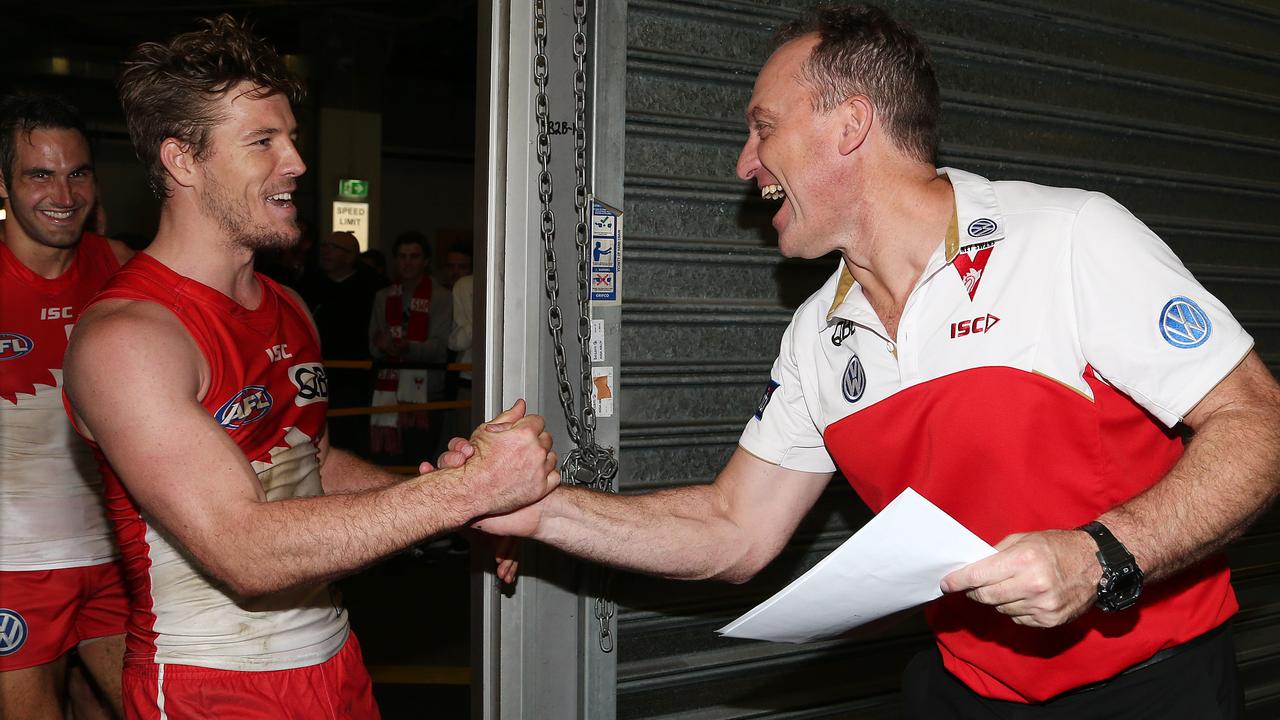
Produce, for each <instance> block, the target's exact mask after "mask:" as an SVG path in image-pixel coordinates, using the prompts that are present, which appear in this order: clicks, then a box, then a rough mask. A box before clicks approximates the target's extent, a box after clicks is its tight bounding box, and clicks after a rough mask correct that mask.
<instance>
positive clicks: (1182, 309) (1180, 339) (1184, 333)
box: [1160, 295, 1213, 350]
mask: <svg viewBox="0 0 1280 720" xmlns="http://www.w3.org/2000/svg"><path fill="white" fill-rule="evenodd" d="M1212 331H1213V326H1212V325H1211V324H1210V322H1209V316H1208V315H1207V314H1205V311H1204V310H1201V309H1200V306H1199V305H1197V304H1196V303H1195V301H1194V300H1192V299H1191V298H1188V297H1183V296H1181V295H1179V296H1178V297H1175V298H1174V299H1172V300H1170V301H1169V302H1167V303H1165V306H1164V310H1161V311H1160V334H1161V335H1163V336H1164V339H1165V341H1166V342H1168V343H1169V344H1170V345H1172V346H1174V347H1176V348H1181V349H1184V350H1185V349H1187V348H1193V347H1200V346H1201V345H1203V344H1204V343H1205V341H1206V340H1208V339H1209V333H1211V332H1212Z"/></svg>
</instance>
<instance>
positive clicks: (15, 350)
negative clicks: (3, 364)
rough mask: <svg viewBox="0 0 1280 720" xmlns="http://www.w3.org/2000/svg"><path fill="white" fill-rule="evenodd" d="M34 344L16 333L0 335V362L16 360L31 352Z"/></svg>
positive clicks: (24, 336)
mask: <svg viewBox="0 0 1280 720" xmlns="http://www.w3.org/2000/svg"><path fill="white" fill-rule="evenodd" d="M35 346H36V344H35V343H33V342H31V338H29V337H27V336H26V335H19V334H18V333H0V360H16V359H18V358H20V357H22V356H23V355H26V354H27V353H29V352H31V348H33V347H35Z"/></svg>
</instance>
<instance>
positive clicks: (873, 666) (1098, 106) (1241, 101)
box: [601, 0, 1280, 718]
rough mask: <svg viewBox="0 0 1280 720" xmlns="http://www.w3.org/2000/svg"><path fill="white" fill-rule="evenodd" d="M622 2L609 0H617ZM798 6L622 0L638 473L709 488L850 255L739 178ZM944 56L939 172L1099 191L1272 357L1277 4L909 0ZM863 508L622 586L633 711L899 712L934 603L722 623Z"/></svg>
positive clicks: (847, 496) (1267, 556) (1279, 713)
mask: <svg viewBox="0 0 1280 720" xmlns="http://www.w3.org/2000/svg"><path fill="white" fill-rule="evenodd" d="M601 1H602V2H607V1H609V0H601ZM807 4H808V3H805V2H798V1H795V0H761V1H759V2H745V1H743V2H740V1H737V0H685V1H683V2H677V1H676V0H629V2H628V12H627V38H628V42H627V69H626V84H627V104H626V110H627V117H626V176H625V198H626V206H625V207H626V211H627V235H628V236H627V243H628V245H627V257H626V272H627V276H626V288H627V290H626V292H627V299H626V305H625V308H624V311H623V368H622V386H623V390H622V396H621V408H622V417H623V423H622V429H621V445H622V447H621V459H622V477H621V485H622V490H623V491H624V492H635V491H643V490H649V489H654V488H659V487H664V486H667V485H672V484H683V483H691V482H706V481H709V480H710V479H711V478H712V477H713V475H714V474H715V472H716V471H717V470H718V469H719V468H720V467H721V466H722V465H723V463H724V461H725V460H726V459H727V458H728V456H729V454H730V452H731V450H732V448H733V446H734V444H735V442H736V439H737V436H738V434H739V432H740V431H741V428H742V426H743V424H744V422H745V420H746V418H747V417H748V416H749V415H750V414H751V412H752V411H753V410H754V407H755V403H756V401H757V399H758V397H759V395H760V392H761V390H762V389H763V387H764V383H765V381H766V379H767V376H768V372H769V367H770V364H771V363H772V361H773V358H774V355H775V354H776V352H777V342H778V340H779V338H780V336H781V333H782V330H783V328H784V327H785V325H786V323H787V321H788V319H789V317H790V313H791V310H792V309H793V308H794V307H795V306H796V305H798V304H799V302H800V301H801V300H803V298H804V297H805V296H807V295H808V293H809V292H810V291H811V290H813V289H814V288H816V287H817V285H818V284H819V283H820V281H821V279H822V278H824V277H826V275H827V273H828V272H830V270H831V268H832V267H833V263H834V261H833V260H831V259H827V260H822V261H818V262H797V261H791V260H785V259H782V258H780V257H779V256H778V254H777V250H776V246H775V244H774V243H775V238H774V235H773V231H772V229H771V228H770V227H769V223H768V215H769V214H770V213H771V210H772V209H771V208H766V206H765V205H764V204H763V203H762V202H761V201H760V200H759V197H758V193H757V192H756V191H755V190H753V189H752V188H749V187H747V186H746V184H744V183H741V182H739V181H737V180H736V179H735V178H734V175H733V168H734V162H735V159H736V157H737V153H738V150H739V148H740V145H741V142H742V140H743V138H744V136H745V127H744V125H743V122H742V119H741V118H742V113H743V111H744V109H745V104H746V101H747V99H748V98H749V96H750V93H751V86H752V83H753V81H754V77H755V73H756V70H757V69H758V67H759V65H760V64H761V63H762V62H763V60H764V59H765V45H766V42H767V39H768V36H769V34H770V31H771V28H772V27H774V26H776V25H777V24H778V23H779V22H780V21H783V20H785V19H787V18H789V17H791V16H793V14H794V13H795V9H796V8H799V7H802V6H804V5H807ZM889 8H890V9H891V10H892V11H893V12H894V13H895V14H896V15H897V16H899V17H901V18H904V19H906V20H907V21H908V22H910V23H912V24H913V25H914V26H915V27H916V28H917V29H918V30H919V31H920V32H921V33H922V34H923V35H924V36H925V38H926V39H927V40H928V42H929V43H930V45H931V46H932V48H933V52H934V57H935V60H936V62H937V64H938V68H939V79H940V82H941V85H942V88H943V104H944V121H943V144H942V149H941V158H940V162H941V163H942V164H946V165H955V166H957V167H961V168H965V169H969V170H972V171H975V172H978V173H980V174H983V175H986V176H988V177H990V178H993V179H1024V180H1032V181H1036V182H1041V183H1046V184H1052V185H1065V186H1076V187H1086V188H1091V189H1096V190H1101V191H1104V192H1107V193H1109V194H1111V195H1112V196H1114V197H1115V198H1117V199H1118V200H1119V201H1120V202H1122V203H1124V204H1125V205H1127V206H1128V207H1129V208H1130V209H1132V210H1133V211H1134V212H1135V213H1136V214H1137V215H1138V216H1139V217H1141V218H1143V219H1144V220H1145V221H1146V222H1147V223H1148V224H1150V225H1151V226H1152V227H1153V228H1154V229H1155V230H1156V231H1157V232H1159V233H1160V234H1161V235H1162V236H1163V237H1164V238H1165V239H1166V240H1167V241H1168V242H1169V243H1170V244H1171V245H1172V246H1173V247H1174V249H1175V250H1176V251H1177V252H1178V253H1179V254H1180V255H1181V256H1182V258H1183V259H1184V260H1185V261H1186V263H1187V264H1188V265H1189V266H1190V267H1191V268H1192V270H1193V271H1194V272H1195V273H1196V274H1197V275H1198V276H1199V277H1200V278H1201V279H1202V280H1203V281H1204V282H1205V283H1206V284H1207V285H1208V286H1209V287H1210V288H1211V289H1212V290H1213V291H1214V292H1216V293H1217V294H1218V295H1219V297H1221V298H1222V299H1223V300H1224V301H1225V302H1226V303H1227V304H1228V305H1229V306H1230V307H1231V308H1232V309H1233V310H1234V311H1235V312H1236V314H1237V315H1238V316H1239V317H1240V318H1241V319H1242V320H1243V321H1244V323H1245V325H1246V326H1247V327H1248V329H1249V331H1250V332H1252V333H1253V334H1254V336H1255V337H1256V338H1257V341H1258V347H1259V350H1260V351H1261V352H1262V353H1263V356H1264V357H1265V358H1266V359H1267V360H1268V362H1269V363H1270V364H1271V365H1272V367H1273V368H1275V367H1276V365H1277V363H1278V362H1280V306H1277V303H1276V302H1275V301H1274V299H1273V298H1274V297H1275V296H1276V290H1277V289H1278V288H1280V219H1278V216H1280V213H1278V212H1277V211H1278V210H1280V203H1277V200H1280V140H1277V128H1280V7H1278V6H1277V4H1276V3H1274V2H1270V3H1265V2H1261V1H1258V2H1253V1H1251V0H1199V1H1187V2H1180V3H1173V2H1156V1H1142V0H1124V1H1123V2H1121V1H1115V0H1112V1H1106V0H1077V1H1076V2H1073V3H1070V4H1069V5H1068V4H1064V3H1058V2H1054V1H1052V0H1043V1H1036V0H1005V1H1004V2H986V1H983V0H946V1H945V2H943V1H939V2H896V3H890V4H889ZM867 517H868V512H867V511H866V509H865V508H863V507H862V505H861V503H860V502H859V501H858V500H857V498H856V497H855V496H854V495H853V493H852V492H851V491H850V490H849V489H848V488H847V486H843V485H842V484H833V486H832V487H831V488H830V490H829V491H828V493H827V495H826V496H825V497H824V498H823V500H822V502H821V503H820V505H819V507H818V508H817V509H815V511H814V512H813V513H812V514H811V516H810V518H809V519H808V521H807V522H806V523H805V524H804V525H803V526H802V527H801V529H800V531H799V532H798V534H797V536H796V538H795V541H794V542H793V544H792V547H791V548H790V549H789V550H788V551H787V552H786V553H785V554H784V555H783V556H782V557H781V558H779V559H778V560H777V561H776V562H775V563H773V565H772V566H770V568H769V569H767V570H766V571H765V573H763V575H762V576H761V577H759V578H757V579H756V580H755V581H753V582H752V583H749V584H748V585H746V586H743V587H731V586H726V585H720V584H714V583H692V584H690V583H668V582H662V581H655V580H649V579H642V578H638V577H634V576H622V577H621V578H619V580H618V582H617V586H616V587H617V589H618V591H619V593H620V598H619V599H620V603H621V606H622V612H621V620H620V641H619V643H618V645H619V653H620V655H619V665H618V715H619V717H622V718H655V717H680V718H729V717H753V718H754V717H776V718H780V717H786V718H818V717H859V718H861V717H868V718H871V717H896V716H897V712H898V711H897V699H896V693H897V687H898V679H899V674H900V672H901V668H902V666H903V663H904V662H905V659H906V658H908V657H909V656H910V655H911V654H912V653H913V652H914V651H915V650H916V649H918V648H920V647H922V646H924V645H925V643H927V642H928V640H927V635H926V634H925V630H924V627H923V623H922V622H921V621H920V620H919V618H918V616H917V617H912V618H908V619H907V620H906V621H905V622H903V623H901V624H899V625H897V626H894V627H892V628H888V629H883V630H881V631H879V632H878V633H874V634H870V635H868V636H865V637H863V638H861V639H859V640H857V641H853V642H830V643H818V644H813V645H802V646H790V645H772V644H765V643H748V642H737V641H727V640H721V639H719V638H717V636H716V635H715V634H714V632H713V630H714V629H715V628H717V627H719V626H720V625H721V624H722V623H724V622H725V621H727V620H728V619H731V618H732V617H734V616H736V615H737V614H738V613H740V612H741V611H743V610H745V609H746V608H748V607H750V606H751V605H752V604H754V603H755V602H757V601H758V600H760V599H762V598H763V597H765V596H767V595H768V594H770V593H772V592H773V591H774V590H776V589H778V588H780V587H781V586H782V585H783V584H784V583H785V582H786V581H787V580H788V579H790V578H792V577H794V576H796V575H797V574H799V573H801V572H803V571H804V570H805V569H807V568H808V567H809V566H810V565H811V564H812V563H813V562H815V561H816V560H817V559H818V558H819V557H821V556H822V555H823V554H824V553H826V552H827V551H829V550H830V549H832V548H833V547H835V546H836V545H837V544H839V542H841V541H842V540H843V538H844V537H845V536H847V535H848V533H849V532H850V531H851V529H853V528H856V527H858V526H859V525H860V524H861V523H863V522H864V521H865V520H866V518H867ZM1231 557H1232V561H1233V565H1234V567H1235V570H1236V586H1237V589H1238V591H1239V594H1240V597H1241V600H1242V603H1243V605H1244V609H1243V610H1242V612H1241V613H1240V616H1239V617H1238V619H1237V622H1236V633H1237V642H1238V645H1239V651H1240V661H1241V668H1242V673H1243V676H1244V679H1245V682H1246V684H1247V688H1248V700H1249V707H1250V717H1251V718H1275V717H1280V521H1278V519H1277V513H1272V515H1271V516H1270V517H1269V518H1268V519H1267V520H1265V521H1264V522H1263V524H1262V526H1260V527H1258V528H1255V529H1254V531H1252V532H1251V533H1250V534H1249V536H1248V537H1246V538H1245V539H1244V540H1243V541H1241V542H1239V543H1237V544H1236V545H1235V546H1234V548H1233V549H1232V551H1231Z"/></svg>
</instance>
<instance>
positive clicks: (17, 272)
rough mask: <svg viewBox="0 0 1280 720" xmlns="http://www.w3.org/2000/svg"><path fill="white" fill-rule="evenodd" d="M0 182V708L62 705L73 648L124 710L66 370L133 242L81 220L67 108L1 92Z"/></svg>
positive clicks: (97, 486) (85, 195)
mask: <svg viewBox="0 0 1280 720" xmlns="http://www.w3.org/2000/svg"><path fill="white" fill-rule="evenodd" d="M0 196H3V197H4V210H5V216H6V217H5V222H4V232H3V235H0V370H3V372H0V427H3V432H0V465H3V466H4V472H3V473H2V474H0V717H12V718H34V719H40V718H50V719H53V718H62V717H63V709H62V702H63V701H62V695H63V690H62V688H63V683H64V681H65V677H66V665H67V657H68V653H69V652H70V651H71V650H72V649H73V648H78V651H79V655H80V658H81V660H82V661H83V663H84V665H85V667H86V668H87V669H88V670H89V672H90V674H91V675H92V676H93V677H94V679H95V680H96V681H97V683H98V685H99V686H100V688H101V689H102V690H103V692H104V694H105V695H106V696H107V697H108V699H109V701H110V703H111V705H113V706H114V707H115V708H116V710H117V712H119V711H120V708H121V703H120V668H121V659H122V655H123V652H124V635H123V633H124V620H125V616H126V610H127V601H126V599H125V593H124V589H123V584H122V583H123V580H122V577H121V574H120V567H119V565H118V563H117V559H116V558H117V553H116V549H115V544H114V543H113V542H112V539H111V532H110V527H109V526H108V523H107V520H106V517H105V516H104V513H103V507H102V499H101V488H102V482H101V478H100V477H99V474H98V471H97V470H96V468H94V466H93V461H92V457H91V456H90V454H89V451H88V448H87V447H86V446H85V444H84V442H83V441H82V440H81V439H80V438H78V437H76V435H75V432H74V431H73V430H72V428H71V426H70V423H68V422H67V418H66V414H65V412H64V411H63V409H62V392H61V385H62V382H61V380H62V359H63V354H64V353H65V351H66V346H67V336H68V335H69V333H70V331H71V327H72V326H73V325H74V323H75V322H76V319H77V317H78V316H79V314H80V310H81V309H82V308H83V307H84V305H85V304H86V303H87V302H88V301H89V299H90V298H92V297H93V295H94V294H95V293H97V291H98V290H99V289H100V288H101V287H102V285H103V284H104V283H105V282H106V280H107V278H108V277H109V276H110V275H111V273H112V272H114V271H115V270H116V268H118V267H119V266H120V263H121V262H123V261H124V260H125V259H126V258H127V257H128V255H129V250H128V249H127V248H126V247H125V246H124V245H123V244H121V243H118V242H115V241H110V240H107V239H106V238H104V237H102V236H101V235H97V234H94V233H90V232H85V223H86V221H87V220H88V219H89V218H90V217H91V216H92V213H93V211H94V207H95V204H96V201H97V189H96V187H95V184H94V176H93V158H92V155H91V153H90V148H89V142H88V140H87V139H86V137H85V132H84V126H83V123H82V122H81V120H80V117H79V113H77V112H76V110H75V108H73V107H71V106H70V105H69V104H67V103H66V102H65V101H63V100H60V99H58V98H54V97H50V96H44V95H15V96H10V97H6V98H3V99H0Z"/></svg>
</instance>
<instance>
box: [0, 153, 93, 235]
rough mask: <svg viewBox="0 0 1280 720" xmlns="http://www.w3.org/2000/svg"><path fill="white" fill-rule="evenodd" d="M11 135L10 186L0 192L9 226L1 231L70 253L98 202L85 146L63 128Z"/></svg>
mask: <svg viewBox="0 0 1280 720" xmlns="http://www.w3.org/2000/svg"><path fill="white" fill-rule="evenodd" d="M16 132H17V137H15V138H14V140H15V142H14V158H13V167H12V168H9V184H8V186H7V187H3V188H0V194H3V195H5V196H6V197H7V198H8V199H7V200H6V201H5V211H6V213H7V215H8V217H9V218H10V219H11V220H12V221H13V222H9V223H8V225H7V227H6V231H8V232H15V231H16V232H20V233H22V234H23V235H25V236H26V237H28V238H30V239H31V240H34V241H35V242H37V243H39V244H41V245H44V246H46V247H50V248H56V249H60V250H64V249H67V248H73V247H75V246H76V244H77V243H79V242H80V234H81V233H82V232H83V231H84V224H85V221H86V220H87V219H88V217H89V213H90V212H91V211H92V210H93V206H94V202H95V201H96V199H97V186H96V185H95V183H94V179H93V159H92V157H91V156H90V154H89V142H88V141H87V140H85V138H84V136H83V135H81V134H80V132H79V131H78V130H70V129H65V128H43V129H37V130H32V131H31V132H30V133H24V132H21V131H16Z"/></svg>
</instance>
